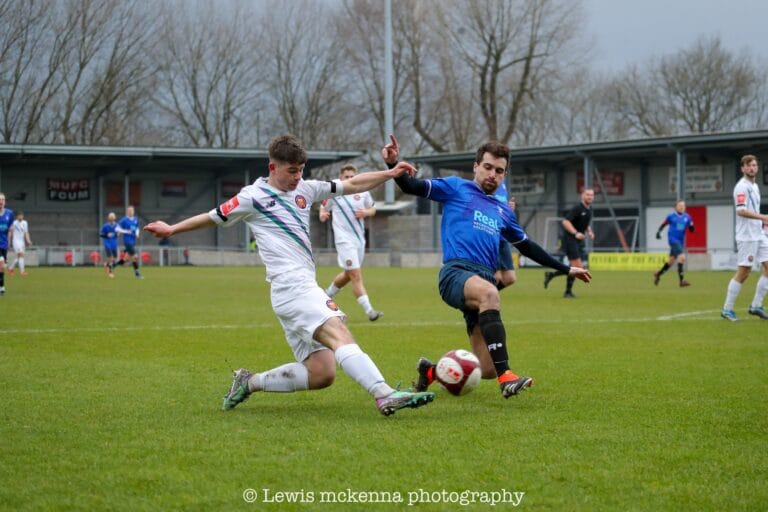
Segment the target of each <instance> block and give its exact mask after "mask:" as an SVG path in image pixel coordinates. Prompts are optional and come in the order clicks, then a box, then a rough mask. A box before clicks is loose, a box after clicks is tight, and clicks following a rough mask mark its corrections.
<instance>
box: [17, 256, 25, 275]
mask: <svg viewBox="0 0 768 512" xmlns="http://www.w3.org/2000/svg"><path fill="white" fill-rule="evenodd" d="M17 261H18V262H19V270H21V273H22V274H23V273H24V256H20V257H19V258H17Z"/></svg>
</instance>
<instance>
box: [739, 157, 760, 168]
mask: <svg viewBox="0 0 768 512" xmlns="http://www.w3.org/2000/svg"><path fill="white" fill-rule="evenodd" d="M752 161H755V162H757V157H756V156H755V155H744V156H743V157H741V166H742V167H744V166H745V165H747V164H749V163H750V162H752Z"/></svg>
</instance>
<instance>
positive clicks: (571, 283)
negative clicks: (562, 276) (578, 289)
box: [565, 276, 576, 293]
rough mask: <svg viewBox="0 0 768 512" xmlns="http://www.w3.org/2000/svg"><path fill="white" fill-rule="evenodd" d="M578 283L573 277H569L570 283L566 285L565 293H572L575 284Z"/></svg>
mask: <svg viewBox="0 0 768 512" xmlns="http://www.w3.org/2000/svg"><path fill="white" fill-rule="evenodd" d="M574 281H576V278H575V277H573V276H568V281H567V282H566V284H565V291H566V292H568V293H571V290H572V289H573V282H574Z"/></svg>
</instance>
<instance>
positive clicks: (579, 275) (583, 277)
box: [568, 267, 592, 283]
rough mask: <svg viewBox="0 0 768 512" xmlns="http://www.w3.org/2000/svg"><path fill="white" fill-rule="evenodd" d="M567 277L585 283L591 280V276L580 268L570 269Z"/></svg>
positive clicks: (587, 271)
mask: <svg viewBox="0 0 768 512" xmlns="http://www.w3.org/2000/svg"><path fill="white" fill-rule="evenodd" d="M568 275H569V276H571V277H575V278H576V279H578V280H580V281H584V282H585V283H588V282H590V281H591V280H592V274H590V273H589V270H587V269H585V268H581V267H571V270H569V271H568Z"/></svg>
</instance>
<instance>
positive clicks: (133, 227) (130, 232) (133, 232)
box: [117, 206, 142, 279]
mask: <svg viewBox="0 0 768 512" xmlns="http://www.w3.org/2000/svg"><path fill="white" fill-rule="evenodd" d="M117 232H118V233H120V234H121V235H123V245H124V246H125V256H124V257H123V259H121V260H120V261H118V262H117V264H118V265H123V264H125V262H126V261H127V260H128V258H130V259H131V263H132V264H133V274H134V275H135V276H136V277H138V278H139V279H142V277H141V272H139V255H138V254H137V253H136V237H137V236H138V235H139V218H138V217H136V212H135V210H134V208H133V206H129V207H128V208H126V209H125V217H123V218H122V219H120V221H119V222H118V223H117Z"/></svg>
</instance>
